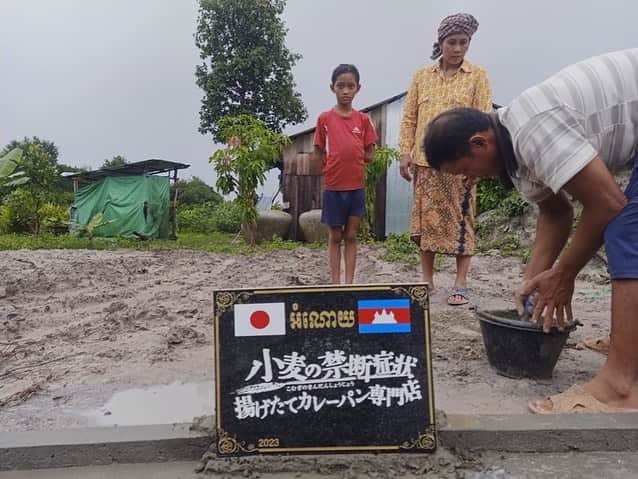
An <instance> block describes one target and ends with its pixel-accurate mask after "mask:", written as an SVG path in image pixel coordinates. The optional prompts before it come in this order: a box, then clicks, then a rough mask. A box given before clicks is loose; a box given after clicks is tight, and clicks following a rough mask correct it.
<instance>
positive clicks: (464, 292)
mask: <svg viewBox="0 0 638 479" xmlns="http://www.w3.org/2000/svg"><path fill="white" fill-rule="evenodd" d="M468 292H469V291H468V289H467V288H462V287H461V286H454V287H453V288H452V294H450V296H448V298H447V304H449V305H450V306H461V305H463V304H467V303H469V302H470V300H469V294H468ZM458 298H460V299H458Z"/></svg>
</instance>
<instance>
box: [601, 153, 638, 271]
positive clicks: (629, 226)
mask: <svg viewBox="0 0 638 479" xmlns="http://www.w3.org/2000/svg"><path fill="white" fill-rule="evenodd" d="M625 196H626V197H627V201H628V203H627V205H626V206H625V207H624V208H623V210H622V211H621V212H620V214H618V216H616V217H615V218H614V219H613V220H612V222H611V223H609V224H608V225H607V229H605V250H606V251H607V264H608V267H607V269H608V270H609V276H611V279H638V156H636V157H635V158H634V169H633V171H632V173H631V179H630V180H629V184H628V185H627V188H626V189H625Z"/></svg>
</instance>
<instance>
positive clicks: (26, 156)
mask: <svg viewBox="0 0 638 479" xmlns="http://www.w3.org/2000/svg"><path fill="white" fill-rule="evenodd" d="M22 151H23V153H22V157H21V158H20V159H19V161H18V162H17V167H16V170H15V172H14V173H13V175H11V176H10V177H9V179H10V180H11V181H10V182H8V183H6V185H8V186H20V185H24V186H21V190H22V191H27V192H28V194H29V195H30V199H31V200H32V201H33V205H32V209H29V210H28V213H30V212H34V218H33V223H32V225H31V231H33V232H34V233H36V234H37V233H38V232H39V231H40V207H41V206H42V205H43V204H44V203H45V202H46V201H47V200H48V199H49V198H50V197H51V196H52V192H53V190H54V189H55V185H56V182H57V181H58V170H57V165H56V163H55V162H54V161H53V160H52V158H51V157H50V156H49V153H48V152H47V150H46V149H45V148H44V147H43V146H41V145H39V144H36V143H32V144H28V145H27V146H26V149H23V150H22ZM28 213H26V214H28Z"/></svg>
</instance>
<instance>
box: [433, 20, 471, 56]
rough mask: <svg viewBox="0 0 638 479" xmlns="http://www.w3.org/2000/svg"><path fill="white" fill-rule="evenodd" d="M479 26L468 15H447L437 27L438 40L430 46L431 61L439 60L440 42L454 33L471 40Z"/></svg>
mask: <svg viewBox="0 0 638 479" xmlns="http://www.w3.org/2000/svg"><path fill="white" fill-rule="evenodd" d="M478 26H479V23H478V21H477V20H476V18H474V17H473V16H472V15H470V14H469V13H456V14H454V15H449V16H447V17H445V18H444V19H443V20H442V21H441V25H439V32H438V33H439V40H438V41H437V42H436V43H434V45H432V56H431V57H430V58H431V59H432V60H436V59H437V58H439V57H440V56H441V55H442V54H443V52H442V50H441V42H442V41H443V40H444V39H445V38H446V37H449V36H450V35H452V34H454V33H465V34H466V35H467V36H469V37H470V38H472V35H474V33H475V32H476V30H477V28H478Z"/></svg>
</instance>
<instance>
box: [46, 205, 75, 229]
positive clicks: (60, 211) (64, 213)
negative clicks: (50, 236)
mask: <svg viewBox="0 0 638 479" xmlns="http://www.w3.org/2000/svg"><path fill="white" fill-rule="evenodd" d="M40 217H41V218H42V231H46V232H54V231H56V230H57V229H58V228H60V227H68V225H69V208H68V207H66V206H62V205H56V204H54V203H45V204H44V205H42V208H40Z"/></svg>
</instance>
